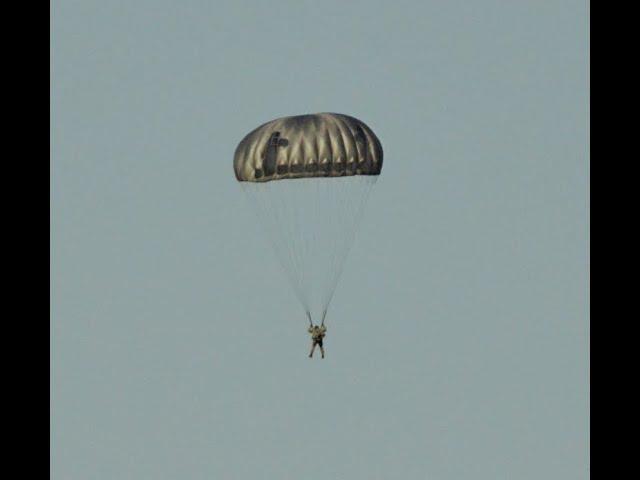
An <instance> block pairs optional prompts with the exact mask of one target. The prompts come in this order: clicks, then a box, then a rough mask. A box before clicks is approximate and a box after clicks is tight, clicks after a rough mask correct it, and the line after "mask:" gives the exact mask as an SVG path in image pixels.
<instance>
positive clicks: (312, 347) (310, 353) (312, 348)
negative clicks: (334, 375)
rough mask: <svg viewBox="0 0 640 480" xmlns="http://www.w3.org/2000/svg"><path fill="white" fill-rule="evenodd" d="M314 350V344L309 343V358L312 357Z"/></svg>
mask: <svg viewBox="0 0 640 480" xmlns="http://www.w3.org/2000/svg"><path fill="white" fill-rule="evenodd" d="M315 349H316V342H311V351H310V352H309V358H311V357H313V351H314V350H315Z"/></svg>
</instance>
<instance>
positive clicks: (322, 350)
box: [320, 344, 324, 358]
mask: <svg viewBox="0 0 640 480" xmlns="http://www.w3.org/2000/svg"><path fill="white" fill-rule="evenodd" d="M320 353H321V354H322V358H324V347H323V346H322V344H320Z"/></svg>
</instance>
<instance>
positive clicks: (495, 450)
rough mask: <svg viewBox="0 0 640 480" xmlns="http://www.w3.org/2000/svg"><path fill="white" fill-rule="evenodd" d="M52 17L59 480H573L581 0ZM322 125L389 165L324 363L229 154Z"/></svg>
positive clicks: (581, 348)
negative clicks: (301, 123)
mask: <svg viewBox="0 0 640 480" xmlns="http://www.w3.org/2000/svg"><path fill="white" fill-rule="evenodd" d="M52 8H53V19H52V42H53V43H52V55H53V60H52V73H53V81H52V88H51V92H52V103H51V106H52V117H51V118H52V127H51V129H52V172H53V175H52V207H51V213H52V221H51V222H52V229H51V238H52V244H51V253H52V269H51V279H52V314H51V327H52V330H51V332H52V335H51V342H52V380H53V381H52V408H53V410H52V411H53V415H52V442H53V443H52V445H53V451H52V456H51V460H52V470H53V478H55V479H59V480H63V479H64V480H67V479H69V480H75V479H78V480H81V479H82V480H85V479H91V480H103V479H104V480H107V479H109V480H112V479H132V480H133V479H135V480H162V479H171V480H175V479H181V480H191V479H194V480H195V479H230V480H234V479H237V480H247V479H252V480H253V479H267V478H274V479H275V478H277V479H306V480H315V479H336V480H337V479H339V480H341V479H345V480H346V479H349V480H351V479H353V480H372V479H390V478H400V479H429V480H431V479H434V480H459V479H473V480H481V479H486V480H497V479H518V480H525V479H531V480H540V479H558V480H572V479H576V480H577V479H584V478H586V476H587V475H588V392H589V388H588V353H589V352H588V335H589V326H588V307H587V295H588V286H587V284H588V270H587V265H588V223H587V213H588V190H587V183H588V157H589V152H588V147H587V144H588V80H587V71H588V70H587V69H588V29H587V25H588V15H589V12H588V9H587V8H588V7H587V5H586V2H583V1H570V0H566V1H533V0H532V1H510V2H507V1H491V0H488V1H483V2H469V1H451V0H449V1H417V0H414V1H395V2H390V1H374V0H369V1H366V2H364V1H362V2H361V1H335V0H326V1H322V2H318V1H314V2H312V1H304V0H296V1H287V2H284V1H281V2H280V1H273V0H272V1H262V2H259V1H238V0H236V1H213V2H212V1H194V0H185V1H180V2H178V1H168V0H153V1H151V0H137V1H131V0H127V1H120V0H111V1H94V0H83V1H72V0H61V1H58V2H54V3H53V4H52ZM324 111H335V112H342V113H346V114H350V115H354V116H356V117H358V118H361V119H362V120H364V121H365V122H366V123H367V124H368V125H369V126H370V127H371V128H372V129H373V130H374V131H375V132H376V134H377V135H378V136H379V138H380V139H381V141H382V143H383V146H384V149H385V165H384V168H383V171H382V175H381V177H380V180H379V181H378V183H377V185H376V187H375V189H374V190H373V193H372V195H371V197H370V200H369V204H368V208H367V211H366V213H365V215H364V218H363V221H362V223H361V225H360V229H359V232H358V236H357V238H356V241H355V244H354V248H353V250H352V251H351V254H350V256H349V258H348V260H347V263H346V267H345V271H344V274H343V276H342V279H341V283H340V288H339V289H338V291H337V293H336V295H335V297H334V300H333V303H332V308H331V318H330V332H329V336H328V337H327V341H326V346H327V354H328V355H327V358H326V359H325V360H324V361H321V360H320V359H313V360H309V359H308V358H306V354H307V349H308V338H307V337H308V336H307V334H306V332H305V328H306V324H305V319H304V317H303V315H302V312H301V309H300V307H299V305H298V304H297V301H296V298H295V296H294V295H293V293H292V292H291V290H290V289H289V288H286V289H285V288H283V287H282V285H283V282H284V280H283V275H282V273H281V271H280V270H279V267H278V265H277V263H276V261H275V258H274V255H273V254H272V252H271V251H270V250H269V249H267V248H265V245H264V242H263V240H262V238H261V237H262V231H261V230H260V229H259V226H258V225H256V224H255V220H254V216H253V214H252V212H251V210H250V209H249V207H248V205H247V203H246V201H245V199H244V197H243V194H242V191H241V189H240V188H239V186H238V184H237V183H236V181H235V179H234V175H233V169H232V157H233V151H234V149H235V146H236V145H237V143H238V142H239V141H240V140H241V139H242V137H243V136H244V135H245V134H246V133H247V132H248V131H249V130H251V129H252V128H254V127H255V126H257V125H258V124H260V123H262V122H264V121H267V120H270V119H272V118H275V117H279V116H284V115H294V114H300V113H309V112H324Z"/></svg>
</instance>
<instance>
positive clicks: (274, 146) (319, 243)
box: [233, 113, 383, 324]
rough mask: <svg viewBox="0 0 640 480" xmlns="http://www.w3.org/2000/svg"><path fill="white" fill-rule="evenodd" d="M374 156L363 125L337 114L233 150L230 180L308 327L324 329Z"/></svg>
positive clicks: (281, 125) (295, 121)
mask: <svg viewBox="0 0 640 480" xmlns="http://www.w3.org/2000/svg"><path fill="white" fill-rule="evenodd" d="M382 156H383V154H382V145H381V144H380V141H379V140H378V138H377V137H376V135H375V134H374V133H373V131H372V130H371V129H370V128H369V127H368V126H367V125H365V124H364V123H363V122H362V121H360V120H358V119H356V118H353V117H350V116H347V115H342V114H337V113H318V114H313V115H299V116H293V117H284V118H278V119H275V120H272V121H270V122H267V123H265V124H263V125H261V126H259V127H258V128H256V129H255V130H253V131H252V132H250V133H249V134H248V135H247V136H245V137H244V139H243V140H242V141H241V142H240V143H239V144H238V147H237V148H236V151H235V155H234V162H233V166H234V170H235V175H236V179H237V180H238V181H239V182H240V184H241V186H242V189H243V190H244V192H245V194H246V195H247V197H248V199H249V201H250V203H251V204H252V205H253V207H254V209H255V211H256V212H257V215H258V218H259V220H260V222H261V223H263V225H264V227H265V229H266V231H267V234H268V237H269V239H270V241H271V243H272V245H273V248H274V250H275V253H276V256H277V258H278V260H279V262H280V264H281V266H282V267H283V269H284V271H285V274H286V276H287V278H288V280H289V282H290V283H291V285H292V287H293V290H294V292H295V294H296V297H297V298H298V300H299V301H300V303H301V305H302V307H303V308H304V310H305V313H306V316H307V318H308V320H309V323H311V324H313V321H314V320H315V322H316V323H318V322H320V323H321V324H324V321H325V317H326V315H327V310H328V308H329V304H330V303H331V299H332V297H333V295H334V293H335V290H336V286H337V284H338V280H339V279H340V275H341V273H342V267H343V265H344V262H345V259H346V256H347V253H348V252H349V250H350V248H351V245H352V243H353V238H354V235H355V231H356V226H357V223H358V220H359V218H360V217H361V215H362V212H363V209H364V205H365V203H366V200H367V198H368V196H369V193H370V191H371V189H372V187H373V186H374V184H375V183H376V180H377V178H378V175H380V172H381V169H382Z"/></svg>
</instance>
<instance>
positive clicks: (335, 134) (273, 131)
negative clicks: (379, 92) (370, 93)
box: [233, 113, 382, 182]
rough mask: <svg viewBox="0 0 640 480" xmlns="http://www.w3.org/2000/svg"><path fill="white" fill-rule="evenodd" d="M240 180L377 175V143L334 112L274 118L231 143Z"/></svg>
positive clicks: (379, 156)
mask: <svg viewBox="0 0 640 480" xmlns="http://www.w3.org/2000/svg"><path fill="white" fill-rule="evenodd" d="M233 166H234V170H235V173H236V178H237V179H238V181H240V182H268V181H271V180H283V179H292V178H309V177H343V176H352V175H379V174H380V170H381V169H382V145H381V144H380V140H378V137H376V135H375V134H374V133H373V131H372V130H371V129H370V128H369V127H368V126H367V125H366V124H365V123H364V122H362V121H360V120H358V119H357V118H354V117H350V116H348V115H342V114H339V113H316V114H312V115H297V116H294V117H283V118H277V119H275V120H272V121H270V122H267V123H265V124H264V125H261V126H259V127H258V128H256V129H255V130H253V131H252V132H250V133H249V134H248V135H247V136H246V137H244V139H242V141H241V142H240V144H239V145H238V147H237V148H236V152H235V156H234V161H233Z"/></svg>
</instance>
